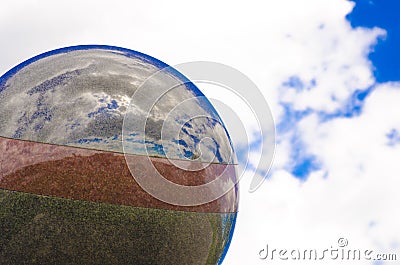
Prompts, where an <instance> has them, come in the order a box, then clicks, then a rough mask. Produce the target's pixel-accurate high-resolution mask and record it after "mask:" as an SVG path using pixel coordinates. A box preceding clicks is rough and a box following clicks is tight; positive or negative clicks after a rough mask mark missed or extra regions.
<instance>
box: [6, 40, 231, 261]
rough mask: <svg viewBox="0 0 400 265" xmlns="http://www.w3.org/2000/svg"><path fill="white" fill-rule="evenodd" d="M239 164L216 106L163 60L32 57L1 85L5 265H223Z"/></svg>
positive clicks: (104, 51) (104, 49) (105, 54)
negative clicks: (184, 191)
mask: <svg viewBox="0 0 400 265" xmlns="http://www.w3.org/2000/svg"><path fill="white" fill-rule="evenodd" d="M163 69H168V70H164V71H161V70H163ZM156 73H158V74H156ZM155 74H156V75H155ZM152 76H156V77H155V78H151V77H152ZM148 80H150V81H148ZM175 81H177V83H179V85H177V86H174V87H172V88H171V89H168V90H165V91H164V90H162V88H163V87H165V85H166V84H167V85H169V83H174V82H175ZM144 84H147V86H146V85H144ZM139 90H140V91H141V92H138V91H139ZM161 92H162V93H161ZM135 93H136V94H135ZM157 93H158V94H159V95H156V94H157ZM154 99H157V100H154ZM145 108H148V110H146V111H144V109H145ZM140 124H144V127H143V128H142V127H141V126H139V125H140ZM232 154H233V150H232V145H231V142H230V139H229V135H228V133H227V132H226V130H225V127H224V125H223V123H222V121H221V120H220V117H219V116H218V114H217V112H216V111H215V109H214V108H213V107H212V105H211V104H210V102H209V101H208V100H207V99H206V98H205V97H204V95H203V94H202V93H201V92H200V91H199V90H198V89H197V87H196V86H195V85H194V84H193V83H191V82H190V81H189V80H187V79H186V78H185V77H184V76H183V75H182V74H180V73H179V72H177V71H176V70H174V69H173V68H171V67H168V65H166V64H164V63H162V62H161V61H159V60H157V59H154V58H152V57H150V56H147V55H145V54H141V53H138V52H135V51H132V50H127V49H123V48H118V47H111V46H97V45H96V46H75V47H68V48H62V49H58V50H54V51H51V52H47V53H44V54H41V55H38V56H36V57H33V58H31V59H29V60H27V61H25V62H23V63H21V64H20V65H18V66H16V67H14V68H13V69H11V70H10V71H8V72H7V73H6V74H4V75H3V76H2V77H1V78H0V161H1V164H0V228H1V229H0V232H1V233H0V264H113V265H115V264H220V263H221V262H222V260H223V258H224V256H225V254H226V252H227V250H228V247H229V244H230V241H231V238H232V234H233V230H234V226H235V221H236V216H237V203H238V188H237V186H236V171H235V163H234V156H233V155H232ZM149 161H150V162H151V163H150V164H149V163H148V162H149ZM160 176H161V177H162V178H163V179H164V180H165V181H167V183H168V185H165V186H163V185H160V184H157V183H158V182H150V183H145V182H146V180H149V179H152V178H154V179H158V178H159V177H160ZM220 176H223V181H222V182H221V183H222V184H218V185H217V186H214V188H212V189H204V191H202V192H200V193H196V192H193V193H191V192H190V189H191V188H193V189H195V188H197V187H202V186H205V185H206V184H209V183H211V182H213V181H214V180H216V179H217V178H219V177H220ZM152 184H153V186H154V187H152ZM228 184H229V185H231V186H232V187H233V188H231V189H226V191H225V190H223V189H224V187H225V186H226V185H228ZM171 185H172V186H171ZM174 185H175V186H176V187H183V186H184V187H186V188H188V190H189V192H188V193H187V195H185V196H181V195H180V193H178V192H175V190H174V188H170V186H171V187H175V186H174ZM224 185H225V186H224ZM229 185H228V186H229ZM167 187H168V188H167ZM215 187H216V188H215ZM153 188H154V189H153ZM218 189H221V190H218ZM219 193H220V194H219ZM199 194H201V195H199Z"/></svg>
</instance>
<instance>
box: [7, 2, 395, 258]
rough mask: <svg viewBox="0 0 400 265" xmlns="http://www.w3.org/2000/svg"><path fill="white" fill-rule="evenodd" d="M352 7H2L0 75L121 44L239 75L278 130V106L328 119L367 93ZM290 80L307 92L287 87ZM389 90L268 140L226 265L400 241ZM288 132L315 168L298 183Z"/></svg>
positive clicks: (370, 35) (370, 40)
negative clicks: (269, 148) (55, 53)
mask: <svg viewBox="0 0 400 265" xmlns="http://www.w3.org/2000/svg"><path fill="white" fill-rule="evenodd" d="M352 6H353V4H351V3H350V2H348V1H345V0H303V1H298V0H281V1H254V2H250V3H249V2H244V1H211V0H209V1H199V2H196V3H190V4H189V3H188V2H187V1H163V2H159V1H112V2H110V1H57V2H55V1H50V0H46V1H11V0H6V1H4V2H2V8H1V11H0V34H1V36H2V42H1V43H0V61H1V65H0V72H1V73H4V72H5V71H6V70H7V69H9V68H11V67H12V66H14V65H16V64H17V63H19V62H20V61H22V60H23V59H27V58H29V57H31V56H33V55H35V54H38V53H41V52H44V51H47V50H51V49H54V48H59V47H63V46H69V45H76V44H110V45H116V46H122V47H126V48H130V49H133V50H138V51H140V52H144V53H147V54H149V55H151V56H154V57H156V58H158V59H161V60H163V61H165V62H166V63H168V64H171V65H174V64H177V63H182V62H187V61H193V60H211V61H216V62H220V63H224V64H227V65H230V66H232V67H235V68H237V69H238V70H240V71H242V72H243V73H245V74H246V75H247V76H249V77H250V78H251V79H252V80H253V81H254V82H255V83H256V84H257V85H258V87H259V88H260V89H261V90H262V92H263V94H264V95H265V96H266V98H267V100H268V103H269V104H270V106H271V109H272V112H273V113H274V118H275V120H276V121H277V122H279V123H284V122H285V120H284V119H285V118H286V117H285V116H284V115H283V114H284V112H283V109H282V107H281V105H280V103H281V102H285V103H288V104H290V106H292V107H293V110H305V109H313V110H314V111H324V112H328V113H329V112H335V111H336V110H338V109H341V108H342V107H343V104H344V102H346V101H347V99H348V98H349V96H351V94H352V93H353V92H354V91H355V90H356V89H365V88H367V87H369V86H371V85H373V84H374V78H373V76H372V73H371V69H372V65H371V63H370V62H369V61H368V58H367V55H368V53H369V52H370V51H371V47H372V45H373V44H374V43H375V42H376V39H377V38H378V37H379V36H383V34H384V31H382V30H380V29H372V30H368V29H362V28H358V29H352V28H351V27H350V25H349V24H348V23H347V22H346V20H345V15H346V14H347V13H349V12H350V11H351V9H352ZM294 76H295V77H297V78H298V79H299V80H300V81H302V82H303V83H304V84H305V86H309V87H311V88H310V89H309V90H307V89H303V90H301V91H295V90H294V89H288V88H287V87H285V86H284V85H283V83H284V82H285V81H288V79H289V78H290V77H294ZM313 83H315V85H313ZM397 87H398V85H397V84H386V85H381V86H378V87H376V88H375V90H374V91H373V93H372V94H371V95H370V96H369V97H368V98H367V100H366V103H365V107H364V111H363V112H362V114H361V115H360V116H358V117H353V118H351V119H350V118H340V117H338V118H335V119H332V120H329V121H326V122H324V123H322V124H321V123H320V122H319V121H318V117H317V115H316V114H310V115H309V116H307V117H306V118H304V119H303V120H301V122H299V123H298V124H296V123H294V122H292V121H291V123H290V124H288V125H287V127H288V129H287V130H286V131H285V132H284V134H281V135H278V140H279V144H278V145H277V152H276V160H275V167H274V173H273V175H272V176H271V178H270V179H269V180H268V181H267V182H266V183H264V184H263V186H262V187H261V188H260V189H259V190H258V191H257V192H255V193H252V194H249V193H247V189H248V186H249V178H250V177H249V176H247V177H245V178H244V180H243V182H242V193H241V203H240V209H239V211H240V213H239V217H238V222H237V226H236V232H235V235H234V238H233V242H232V246H231V249H230V251H229V252H228V255H227V257H226V261H225V262H224V264H267V261H265V260H264V261H263V260H260V259H259V258H258V251H259V250H260V249H261V248H262V247H264V246H265V244H266V243H269V244H271V245H272V246H276V247H286V248H290V247H297V248H299V247H304V248H305V247H306V246H308V247H312V248H319V247H323V248H326V247H328V248H329V247H330V246H331V245H332V244H335V243H336V240H337V239H338V238H339V237H341V236H344V237H347V238H348V240H349V244H350V245H351V246H353V247H363V246H372V247H374V248H375V249H377V248H380V249H382V250H387V249H390V248H393V247H394V246H395V245H396V244H398V242H399V240H400V234H399V232H397V231H398V227H397V226H398V223H399V221H400V220H398V218H397V217H396V216H397V211H396V205H398V198H397V193H396V192H397V187H398V184H399V183H398V182H399V181H398V179H399V178H398V177H396V172H399V169H400V168H399V167H400V166H399V163H398V162H397V163H396V161H397V160H398V159H396V158H398V157H399V152H400V151H399V147H398V146H396V145H395V146H387V145H385V144H386V142H387V141H388V139H387V138H386V134H388V133H390V131H391V130H392V129H393V128H397V129H398V130H399V131H400V126H399V124H400V121H399V120H400V118H399V117H400V116H399V115H397V114H398V113H399V109H398V107H397V106H398V103H397V102H399V100H400V98H398V97H399V95H400V94H399V90H398V88H397ZM221 97H222V98H223V95H221ZM261 118H262V117H261ZM295 134H296V135H297V136H296V137H299V139H300V140H301V141H302V142H303V143H304V148H305V152H308V153H310V154H313V155H315V157H316V158H317V159H318V161H319V162H320V163H321V165H322V168H321V170H319V171H315V172H313V173H312V174H311V175H310V176H309V178H308V179H307V180H306V181H299V180H298V179H296V178H294V177H293V175H292V174H290V173H289V172H288V171H287V170H286V168H288V165H289V164H291V163H292V162H293V161H291V158H290V155H291V152H292V148H293V146H292V143H291V139H292V138H293V137H294V135H295ZM371 224H373V225H372V226H371ZM377 250H379V249H377ZM283 263H286V264H289V263H290V261H286V262H283ZM283 263H282V264H283ZM297 263H299V262H298V261H296V262H293V264H297ZM336 263H337V261H332V264H336ZM270 264H279V263H273V262H270ZM315 264H317V262H315ZM324 264H327V263H324ZM363 264H365V262H364V263H363Z"/></svg>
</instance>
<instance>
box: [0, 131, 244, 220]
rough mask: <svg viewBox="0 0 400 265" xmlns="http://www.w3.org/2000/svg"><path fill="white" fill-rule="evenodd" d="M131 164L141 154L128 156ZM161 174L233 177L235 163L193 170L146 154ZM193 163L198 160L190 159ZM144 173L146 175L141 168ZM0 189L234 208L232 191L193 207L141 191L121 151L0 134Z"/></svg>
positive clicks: (185, 179) (177, 179)
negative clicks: (8, 136)
mask: <svg viewBox="0 0 400 265" xmlns="http://www.w3.org/2000/svg"><path fill="white" fill-rule="evenodd" d="M132 158H133V159H134V161H135V164H136V163H137V165H141V164H143V163H144V161H145V159H148V158H147V157H145V156H140V155H130V159H132ZM150 159H151V161H152V163H153V165H154V166H155V167H156V168H157V170H158V171H159V172H160V173H161V175H162V176H163V177H164V178H166V179H168V180H170V181H172V182H174V183H177V184H181V185H186V186H195V185H201V184H205V183H208V182H209V181H212V180H213V179H215V178H216V177H218V176H219V175H220V174H221V172H223V171H225V173H224V174H231V175H232V178H235V174H236V173H235V166H234V165H227V164H210V165H208V166H207V167H206V168H204V169H202V170H198V171H187V170H183V169H179V168H177V167H175V166H174V165H173V164H171V162H170V161H169V160H168V159H166V158H153V157H151V158H150ZM193 163H197V162H193ZM143 171H144V172H143V175H144V176H146V174H150V173H149V172H152V171H150V170H149V171H148V172H146V169H145V168H144V169H143ZM0 188H1V189H7V190H14V191H21V192H27V193H32V194H38V195H46V196H54V197H61V198H68V199H75V200H85V201H94V202H104V203H112V204H120V205H129V206H137V207H147V208H158V209H169V210H181V211H194V212H208V213H211V212H212V213H229V212H237V201H238V200H237V196H238V194H237V189H236V188H233V189H231V190H230V191H229V192H227V193H226V194H224V195H223V196H222V197H220V198H219V199H217V200H214V201H212V202H209V203H206V204H202V205H197V206H179V205H171V204H168V203H165V202H163V201H160V200H158V199H156V198H154V197H153V196H151V195H150V194H148V193H147V192H146V191H144V190H143V189H142V188H141V187H140V186H139V185H138V183H137V182H136V181H135V179H134V178H133V177H132V175H131V172H130V171H129V168H128V166H127V164H126V160H125V157H124V154H122V153H113V152H105V151H98V150H89V149H81V148H76V147H69V146H60V145H52V144H45V143H38V142H30V141H23V140H17V139H9V138H3V137H0Z"/></svg>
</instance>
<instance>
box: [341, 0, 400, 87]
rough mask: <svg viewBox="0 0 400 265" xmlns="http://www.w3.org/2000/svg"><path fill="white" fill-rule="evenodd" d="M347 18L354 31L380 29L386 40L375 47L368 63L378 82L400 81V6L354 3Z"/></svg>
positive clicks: (386, 0) (377, 0) (375, 0)
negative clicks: (382, 30) (360, 28)
mask: <svg viewBox="0 0 400 265" xmlns="http://www.w3.org/2000/svg"><path fill="white" fill-rule="evenodd" d="M354 2H355V3H356V6H355V8H354V9H353V11H352V12H351V13H350V14H349V15H348V16H347V17H346V18H347V19H348V20H349V21H350V23H351V25H352V26H353V27H368V28H373V27H380V28H383V29H385V30H386V37H385V38H383V39H381V40H380V41H379V43H378V45H376V46H375V49H374V52H372V53H371V54H370V55H369V59H370V60H371V62H372V63H373V65H374V67H375V71H374V74H375V78H376V80H377V81H378V82H386V81H398V80H400V48H399V47H400V19H399V10H400V2H399V1H396V0H355V1H354Z"/></svg>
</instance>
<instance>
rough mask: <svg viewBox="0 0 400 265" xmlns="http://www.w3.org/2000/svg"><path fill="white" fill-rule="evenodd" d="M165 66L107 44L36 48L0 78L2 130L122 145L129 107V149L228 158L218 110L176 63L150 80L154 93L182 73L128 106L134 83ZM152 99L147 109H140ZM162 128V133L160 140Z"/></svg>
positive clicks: (64, 141)
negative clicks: (165, 88)
mask: <svg viewBox="0 0 400 265" xmlns="http://www.w3.org/2000/svg"><path fill="white" fill-rule="evenodd" d="M166 66H167V65H165V64H163V63H161V62H160V61H158V60H156V59H153V58H151V57H148V56H146V55H143V54H140V53H136V52H133V51H129V50H124V49H119V48H113V47H108V46H80V47H79V46H78V47H75V48H67V49H61V50H56V51H53V52H50V53H47V54H43V55H39V56H38V57H35V58H33V59H31V60H30V61H27V62H25V63H22V64H21V65H19V66H17V67H16V68H14V69H12V70H11V71H9V72H8V73H7V74H6V75H4V77H3V79H2V80H0V91H1V94H0V103H1V105H2V108H1V110H0V117H1V118H0V119H1V120H0V131H2V136H4V137H10V138H17V139H23V140H31V141H37V142H45V143H53V144H60V145H69V146H76V147H83V148H90V149H99V150H105V148H107V150H110V151H115V152H123V147H122V138H123V136H122V125H123V122H124V116H125V114H126V113H129V122H131V123H132V124H133V126H132V127H130V128H132V131H131V132H130V133H127V134H126V135H124V141H125V143H126V144H125V145H124V150H125V152H127V153H132V154H143V155H146V154H147V153H148V154H149V155H152V156H161V157H165V156H168V157H169V158H173V159H191V160H195V159H198V160H200V161H203V162H219V163H231V162H232V161H233V160H232V159H231V158H230V156H231V145H230V140H229V138H228V136H227V133H226V131H225V129H224V127H223V126H222V125H221V122H220V118H219V116H218V114H217V113H216V112H215V110H214V109H213V108H212V106H211V105H210V103H209V102H208V100H207V99H206V98H205V97H204V96H203V95H202V94H201V92H199V91H198V89H197V88H196V87H195V86H194V85H193V84H192V83H183V82H187V81H188V80H184V79H183V78H184V77H182V76H181V75H180V74H179V73H177V72H176V71H175V72H174V71H173V70H169V71H165V72H164V73H163V74H162V75H159V76H161V77H160V78H158V79H154V80H151V82H152V85H153V86H154V88H155V89H154V90H152V91H153V92H152V93H157V91H158V89H157V88H158V87H161V86H165V85H166V84H168V82H166V80H169V79H170V80H174V81H175V82H176V80H184V81H179V82H180V83H183V84H181V85H179V86H177V87H174V88H173V89H171V90H169V91H168V92H167V93H165V94H164V95H162V96H161V97H160V98H159V100H158V101H157V102H156V103H155V102H149V100H150V98H151V97H146V96H145V97H142V98H140V99H139V100H136V101H135V102H134V104H135V105H134V106H131V107H129V104H130V102H131V97H132V95H133V94H134V93H135V91H136V90H137V88H138V87H139V86H140V85H141V84H142V83H143V82H144V81H145V80H146V79H147V78H149V77H150V76H151V75H153V74H154V73H156V72H157V71H159V70H160V69H162V68H164V67H166ZM157 96H158V95H157ZM154 103H155V104H154ZM152 104H154V106H153V107H152V108H151V111H150V112H149V113H146V112H145V111H143V109H144V107H148V106H149V105H152ZM128 110H129V111H128ZM171 113H172V114H171ZM196 116H199V117H196ZM193 117H196V118H193ZM143 118H147V120H146V134H145V135H143V133H144V132H143V128H139V127H138V128H136V127H135V124H136V123H138V122H136V121H137V120H139V119H143ZM164 121H166V122H164ZM161 129H162V130H163V132H166V133H165V135H164V139H167V141H165V140H164V141H162V139H161ZM106 146H107V147H106ZM146 149H147V150H146Z"/></svg>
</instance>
